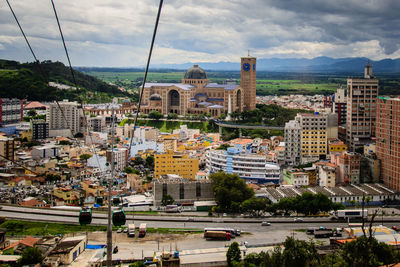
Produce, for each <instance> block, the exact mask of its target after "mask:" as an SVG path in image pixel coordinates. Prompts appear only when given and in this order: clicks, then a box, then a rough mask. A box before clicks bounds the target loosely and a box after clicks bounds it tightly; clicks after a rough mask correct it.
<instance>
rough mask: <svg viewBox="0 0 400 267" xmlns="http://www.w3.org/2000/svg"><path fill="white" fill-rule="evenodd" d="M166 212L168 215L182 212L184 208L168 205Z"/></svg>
mask: <svg viewBox="0 0 400 267" xmlns="http://www.w3.org/2000/svg"><path fill="white" fill-rule="evenodd" d="M165 212H167V213H177V212H182V207H180V206H178V205H167V206H166V207H165Z"/></svg>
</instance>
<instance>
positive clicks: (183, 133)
mask: <svg viewBox="0 0 400 267" xmlns="http://www.w3.org/2000/svg"><path fill="white" fill-rule="evenodd" d="M172 134H178V136H179V137H178V138H179V140H187V139H193V138H194V135H196V134H197V135H199V134H200V130H199V129H188V127H187V125H181V126H180V128H179V129H175V130H173V131H172Z"/></svg>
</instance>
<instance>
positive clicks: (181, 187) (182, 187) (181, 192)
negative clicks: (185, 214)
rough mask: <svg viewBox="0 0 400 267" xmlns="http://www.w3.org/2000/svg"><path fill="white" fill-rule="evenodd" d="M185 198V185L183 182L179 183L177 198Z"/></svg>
mask: <svg viewBox="0 0 400 267" xmlns="http://www.w3.org/2000/svg"><path fill="white" fill-rule="evenodd" d="M184 198H185V185H184V184H183V183H180V184H179V199H184Z"/></svg>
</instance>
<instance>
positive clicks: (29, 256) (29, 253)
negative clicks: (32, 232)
mask: <svg viewBox="0 0 400 267" xmlns="http://www.w3.org/2000/svg"><path fill="white" fill-rule="evenodd" d="M42 260H43V255H42V251H41V250H40V249H39V248H37V247H28V248H26V249H24V252H23V253H22V255H21V258H19V259H18V262H17V263H18V265H20V266H24V265H30V264H36V263H39V262H41V261H42Z"/></svg>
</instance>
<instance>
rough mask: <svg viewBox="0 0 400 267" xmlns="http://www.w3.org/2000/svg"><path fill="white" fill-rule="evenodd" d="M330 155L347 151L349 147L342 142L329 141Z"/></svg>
mask: <svg viewBox="0 0 400 267" xmlns="http://www.w3.org/2000/svg"><path fill="white" fill-rule="evenodd" d="M328 147H329V153H331V152H342V151H347V145H346V144H345V143H344V142H342V141H340V140H336V139H335V140H332V141H329V145H328Z"/></svg>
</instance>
